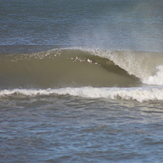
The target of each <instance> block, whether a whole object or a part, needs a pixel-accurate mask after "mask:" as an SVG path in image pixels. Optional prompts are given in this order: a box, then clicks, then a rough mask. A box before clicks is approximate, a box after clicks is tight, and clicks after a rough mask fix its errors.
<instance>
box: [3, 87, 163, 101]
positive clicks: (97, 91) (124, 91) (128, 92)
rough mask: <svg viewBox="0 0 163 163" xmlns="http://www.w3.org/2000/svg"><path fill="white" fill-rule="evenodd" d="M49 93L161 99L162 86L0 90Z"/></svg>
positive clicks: (18, 93)
mask: <svg viewBox="0 0 163 163" xmlns="http://www.w3.org/2000/svg"><path fill="white" fill-rule="evenodd" d="M51 95H71V96H78V97H83V98H94V99H96V98H105V99H112V100H116V99H124V100H136V101H138V102H144V101H150V100H152V101H154V100H163V88H159V87H146V88H137V87H130V88H118V87H117V88H94V87H80V88H72V87H67V88H58V89H51V88H49V89H13V90H2V91H0V98H2V97H5V96H8V97H9V96H15V97H22V96H51Z"/></svg>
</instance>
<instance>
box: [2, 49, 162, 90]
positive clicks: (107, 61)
mask: <svg viewBox="0 0 163 163" xmlns="http://www.w3.org/2000/svg"><path fill="white" fill-rule="evenodd" d="M162 56H163V53H157V52H137V51H109V50H99V49H82V48H67V49H53V50H50V51H45V52H38V53H32V54H9V55H1V56H0V83H1V85H0V87H1V89H5V88H58V87H83V86H91V87H133V86H140V85H142V84H143V83H145V84H152V85H163V77H162V75H161V74H162V73H163V68H162V67H161V65H163V59H162Z"/></svg>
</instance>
